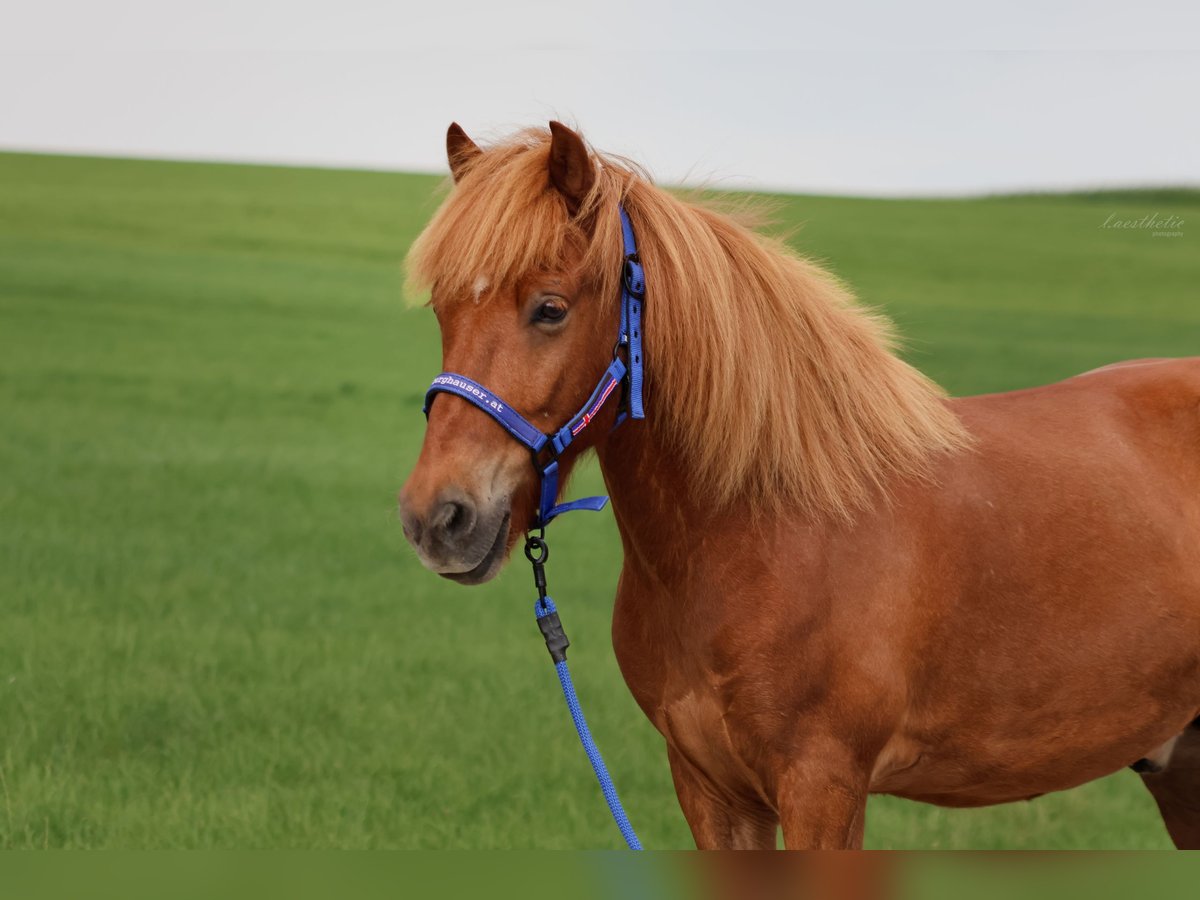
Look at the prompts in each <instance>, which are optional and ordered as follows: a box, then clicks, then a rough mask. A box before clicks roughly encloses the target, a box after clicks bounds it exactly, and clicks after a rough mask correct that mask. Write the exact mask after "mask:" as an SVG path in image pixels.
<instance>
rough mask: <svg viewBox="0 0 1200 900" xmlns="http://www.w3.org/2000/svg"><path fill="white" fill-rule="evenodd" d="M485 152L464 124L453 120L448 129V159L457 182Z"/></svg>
mask: <svg viewBox="0 0 1200 900" xmlns="http://www.w3.org/2000/svg"><path fill="white" fill-rule="evenodd" d="M481 153H483V151H482V150H480V149H479V145H478V144H476V143H475V142H474V141H473V140H471V139H470V138H469V137H468V136H467V133H466V132H465V131H463V129H462V126H461V125H459V124H458V123H457V122H451V123H450V127H449V128H448V129H447V130H446V159H448V160H449V161H450V174H451V175H453V176H454V181H455V183H456V184H457V183H458V182H459V181H461V180H462V177H463V175H464V174H466V171H467V167H468V166H469V165H470V163H471V161H472V160H473V159H475V157H477V156H479V154H481Z"/></svg>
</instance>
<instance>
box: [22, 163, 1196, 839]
mask: <svg viewBox="0 0 1200 900" xmlns="http://www.w3.org/2000/svg"><path fill="white" fill-rule="evenodd" d="M436 186H437V179H434V178H430V177H425V176H409V175H398V174H380V173H365V172H344V171H325V170H303V169H286V168H265V167H249V166H224V165H200V164H180V163H163V162H147V161H125V160H98V159H82V158H67V157H50V156H33V155H17V154H8V155H4V154H0V409H2V410H3V420H2V421H3V427H2V428H0V473H2V476H3V477H2V478H0V603H2V607H0V608H2V610H3V627H0V723H3V728H2V732H0V734H2V736H0V787H2V789H3V790H2V791H0V800H2V806H0V846H3V847H31V846H32V847H41V846H51V847H210V846H220V847H520V846H534V845H536V846H544V847H615V846H618V844H619V838H618V835H617V833H616V830H615V829H614V828H613V826H612V824H611V823H610V821H609V820H608V817H607V813H606V811H605V809H604V807H603V803H602V801H601V798H600V796H599V793H598V791H597V789H596V786H595V784H594V782H593V781H592V775H591V772H590V770H589V769H588V767H587V764H586V761H585V759H584V757H583V755H582V753H581V751H580V749H579V747H578V744H577V742H576V739H575V736H574V734H573V733H572V730H571V727H570V723H569V720H568V718H567V714H566V712H565V710H564V709H563V708H562V701H561V698H560V696H558V691H557V685H556V683H555V680H554V676H553V672H552V671H551V669H550V667H549V665H548V663H547V660H546V655H545V650H544V648H543V647H542V645H541V641H540V638H539V635H538V634H537V631H536V628H535V626H534V623H533V621H532V616H531V596H530V588H529V583H528V573H527V572H526V570H525V569H524V567H513V568H512V569H511V570H510V571H507V572H506V573H505V574H504V575H503V576H502V577H501V578H500V579H499V580H498V581H497V582H495V583H493V584H491V585H488V586H486V587H484V588H479V589H467V588H460V587H457V586H455V585H453V584H449V583H447V582H444V581H442V580H439V579H437V578H435V577H434V576H432V575H430V574H428V573H426V572H424V571H423V570H422V569H420V567H419V566H418V565H417V563H416V561H415V558H414V557H413V555H412V554H411V553H410V552H409V551H408V549H407V548H406V546H405V545H404V542H403V537H402V535H401V532H400V528H399V525H398V523H397V521H396V519H395V515H394V495H395V491H396V490H397V488H398V487H399V486H400V484H401V482H402V480H403V477H404V475H405V473H406V472H407V470H408V467H409V466H410V464H411V463H412V461H413V460H414V459H415V457H416V454H417V450H418V448H419V446H420V441H421V435H422V430H423V421H422V418H421V415H420V398H421V396H422V393H423V391H424V389H425V387H426V385H427V384H428V382H429V378H430V377H431V376H432V375H433V374H434V373H435V372H436V371H437V370H438V363H439V356H440V352H439V345H438V340H437V333H436V328H435V323H434V321H433V318H432V315H431V314H430V313H429V312H428V311H427V310H423V309H417V310H406V309H405V308H404V306H403V304H402V302H401V297H400V282H401V271H400V263H401V259H402V257H403V254H404V251H405V248H406V247H407V245H408V243H409V242H410V240H411V239H412V238H413V237H414V235H415V234H416V233H417V232H418V230H419V229H420V227H421V225H422V223H423V222H424V221H425V219H426V218H427V217H428V216H429V214H430V213H431V211H432V210H433V209H434V207H435V204H436V197H435V194H434V192H435V188H436ZM782 200H783V206H782V211H781V214H782V217H783V220H784V221H783V224H785V225H788V226H801V227H799V229H798V231H797V232H796V235H795V237H794V239H793V240H794V242H795V243H796V244H797V246H799V247H801V248H802V249H804V250H805V251H806V252H808V253H809V254H810V255H813V256H815V257H818V258H820V259H822V260H825V261H826V262H827V263H828V264H829V265H830V266H831V267H832V268H833V269H834V270H835V271H836V272H837V273H838V274H839V275H841V276H842V277H843V278H845V279H846V280H847V281H849V282H850V283H851V284H852V285H853V286H854V287H855V288H856V289H857V290H858V292H859V293H860V295H861V296H862V297H863V298H864V299H865V300H866V301H867V302H869V303H871V304H875V305H878V306H881V307H883V308H885V309H886V310H888V312H890V313H891V314H892V315H893V316H894V317H895V318H896V319H897V320H898V322H899V324H900V327H901V330H902V331H903V333H904V334H905V335H906V336H907V338H908V346H909V351H908V352H909V353H910V356H911V358H912V359H913V360H914V361H915V362H916V364H917V365H919V366H920V367H921V368H923V369H924V370H925V371H927V372H929V373H930V374H931V375H932V376H933V377H935V378H936V379H938V380H939V381H941V382H942V383H943V384H944V385H946V386H947V387H948V388H949V389H950V390H952V391H953V392H956V393H974V392H982V391H996V390H1005V389H1011V388H1018V387H1023V386H1028V385H1032V384H1037V383H1040V382H1045V381H1050V380H1054V379H1057V378H1060V377H1063V376H1067V375H1070V374H1072V373H1075V372H1078V371H1081V370H1084V369H1087V368H1089V367H1093V366H1097V365H1101V364H1104V363H1107V362H1111V361H1113V360H1117V359H1122V358H1128V357H1136V356H1151V355H1153V356H1162V355H1186V354H1195V353H1197V352H1200V288H1197V285H1198V284H1200V195H1198V194H1197V193H1196V192H1170V191H1157V192H1152V193H1149V194H1147V193H1144V192H1143V193H1134V194H1129V195H1125V194H1121V193H1105V194H1093V195H1085V196H1028V197H1013V198H1008V197H999V198H988V199H979V200H938V201H926V200H913V201H897V200H889V201H875V200H858V199H855V200H850V199H836V198H827V197H788V198H782ZM1154 212H1159V213H1168V212H1169V213H1173V214H1175V215H1176V216H1178V217H1181V218H1183V219H1184V220H1185V221H1184V224H1183V225H1182V226H1181V228H1182V232H1183V233H1182V235H1181V236H1177V237H1155V236H1154V234H1153V233H1152V232H1151V231H1149V230H1145V229H1142V230H1137V229H1112V228H1104V227H1101V226H1102V224H1103V223H1104V222H1105V221H1106V220H1107V219H1108V218H1109V217H1110V216H1111V215H1115V216H1116V217H1117V218H1119V219H1137V218H1141V217H1143V216H1145V215H1147V214H1149V213H1154ZM598 481H599V479H598V475H597V473H596V472H595V470H594V469H593V470H589V471H586V472H585V473H584V474H583V476H582V477H581V478H580V479H578V480H577V483H576V485H575V490H576V492H582V491H584V490H588V489H589V488H595V487H598ZM555 531H556V532H557V534H556V536H555V559H556V563H555V566H554V571H553V579H554V585H555V595H556V596H557V597H559V598H560V599H561V602H562V606H563V610H564V613H563V615H564V621H565V622H566V623H567V626H568V628H569V630H570V634H571V637H572V640H573V642H574V643H573V655H572V660H573V662H574V666H573V668H574V674H575V676H576V679H577V683H578V687H579V691H580V694H581V696H582V698H583V702H584V704H585V706H586V708H587V710H588V713H589V716H590V717H591V723H592V726H593V730H594V731H595V732H596V734H597V738H598V740H599V743H600V745H601V747H602V748H603V749H604V751H605V753H606V755H607V758H608V761H609V765H610V767H611V768H612V769H613V771H614V775H615V777H616V779H617V783H618V785H619V786H620V788H621V791H622V793H623V797H624V799H625V802H626V805H627V807H628V808H629V810H630V814H631V817H632V818H633V820H634V823H635V825H636V826H637V827H638V829H639V831H640V832H641V834H642V837H643V840H644V841H645V843H646V844H647V845H648V846H650V847H654V848H672V847H687V846H690V837H689V834H688V831H687V828H686V826H685V824H684V822H683V818H682V816H681V814H680V813H679V810H678V807H677V805H676V801H675V798H674V794H673V791H672V789H671V785H670V778H669V774H668V771H667V765H666V759H665V754H664V752H663V747H662V743H661V740H660V739H659V738H658V736H657V733H656V732H655V731H654V730H653V729H652V728H651V726H650V725H649V723H648V722H646V720H645V719H644V718H643V716H642V715H641V713H640V711H639V710H638V709H637V708H636V706H635V705H634V703H633V700H632V699H631V698H630V696H629V695H628V692H627V691H626V689H625V687H624V685H623V683H622V681H621V678H620V675H619V673H618V672H617V668H616V664H615V661H614V660H613V655H612V649H611V646H610V644H609V637H608V619H609V614H610V603H611V597H612V592H613V588H614V585H615V581H616V577H617V570H618V557H619V548H618V542H617V539H616V532H615V527H614V525H613V523H612V521H611V517H609V516H607V514H606V515H604V516H596V517H580V518H578V519H574V520H572V519H570V518H568V519H566V520H564V521H563V522H562V523H560V524H559V525H556V526H555ZM548 813H549V814H551V816H552V818H553V821H554V823H555V827H554V828H552V829H549V828H543V827H537V826H539V825H541V824H544V823H545V822H546V820H547V819H548V818H549V817H548V815H547V814H548ZM868 844H869V845H870V846H874V847H943V848H947V847H974V848H986V847H1038V848H1062V847H1130V848H1147V847H1165V846H1168V842H1167V839H1166V836H1165V833H1164V831H1163V829H1162V826H1161V825H1160V824H1159V822H1158V819H1157V815H1156V813H1155V811H1154V808H1153V805H1152V803H1151V802H1150V800H1149V798H1148V796H1146V795H1144V793H1143V791H1142V788H1141V786H1140V784H1139V783H1138V782H1137V779H1136V776H1134V775H1132V774H1130V773H1120V774H1117V775H1116V776H1114V777H1112V778H1110V779H1107V780H1105V781H1103V782H1099V783H1096V784H1092V785H1089V786H1087V787H1085V788H1083V789H1080V790H1077V791H1074V792H1070V793H1067V794H1063V795H1058V796H1052V797H1047V798H1043V799H1041V800H1038V801H1036V802H1034V803H1029V804H1019V805H1013V806H1007V807H1000V808H994V809H987V810H975V811H947V810H940V809H935V808H932V807H926V806H920V805H917V804H912V803H907V802H904V801H899V800H892V799H888V798H877V799H874V800H872V803H871V808H870V814H869V820H868Z"/></svg>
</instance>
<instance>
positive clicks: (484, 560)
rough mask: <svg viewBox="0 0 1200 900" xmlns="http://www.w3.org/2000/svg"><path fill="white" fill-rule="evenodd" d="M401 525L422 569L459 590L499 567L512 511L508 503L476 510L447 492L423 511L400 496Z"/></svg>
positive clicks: (465, 497)
mask: <svg viewBox="0 0 1200 900" xmlns="http://www.w3.org/2000/svg"><path fill="white" fill-rule="evenodd" d="M400 521H401V524H402V525H403V527H404V536H405V537H406V538H407V539H408V542H409V543H410V544H411V545H412V547H413V549H414V550H416V551H417V557H418V558H419V559H420V560H421V564H422V565H423V566H425V568H427V569H429V570H430V571H432V572H436V573H437V574H438V575H441V576H442V577H443V578H448V579H450V580H451V581H457V582H458V583H459V584H482V583H483V582H485V581H488V580H489V579H491V578H492V577H494V576H495V575H496V573H497V572H499V571H500V567H501V566H502V565H503V563H504V557H505V555H506V552H507V550H508V543H509V541H508V538H509V526H510V524H511V522H512V510H511V505H510V502H509V500H508V498H504V499H502V500H498V501H492V502H489V503H487V504H480V503H479V502H478V501H476V500H475V499H474V498H472V497H471V496H470V495H469V494H467V493H466V492H465V491H462V490H459V489H456V488H447V489H446V490H443V491H442V492H441V493H440V494H438V495H437V496H436V497H435V498H434V499H433V501H432V502H431V503H429V504H428V505H427V506H426V507H425V508H424V509H421V508H419V507H418V506H417V504H415V503H413V502H412V501H411V499H409V498H407V497H406V496H405V495H403V494H402V495H401V497H400Z"/></svg>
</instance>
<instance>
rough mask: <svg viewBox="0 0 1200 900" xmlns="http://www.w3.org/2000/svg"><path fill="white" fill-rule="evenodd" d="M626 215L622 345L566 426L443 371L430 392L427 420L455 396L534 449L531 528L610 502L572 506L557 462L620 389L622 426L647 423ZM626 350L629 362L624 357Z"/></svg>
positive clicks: (635, 268)
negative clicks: (537, 485) (536, 486)
mask: <svg viewBox="0 0 1200 900" xmlns="http://www.w3.org/2000/svg"><path fill="white" fill-rule="evenodd" d="M618 209H619V211H620V214H621V237H622V240H623V241H624V245H625V267H624V271H623V273H622V278H621V327H620V331H619V332H618V334H617V343H616V346H615V347H614V348H613V357H612V362H611V363H610V364H609V367H608V368H607V369H606V370H605V372H604V374H603V375H601V376H600V381H599V383H598V384H597V385H596V389H595V390H594V391H592V395H591V396H590V397H588V400H587V402H586V403H584V404H583V406H582V407H581V408H580V410H579V412H577V413H575V415H574V416H572V417H571V418H570V420H569V421H568V422H567V424H566V425H564V426H563V427H562V428H560V429H558V431H555V432H553V433H552V434H546V433H544V432H542V431H539V430H538V429H537V428H536V427H534V426H533V425H532V424H530V422H529V420H528V419H526V418H525V417H524V416H522V415H521V414H520V413H519V412H517V411H516V410H515V409H513V408H512V407H511V406H509V405H508V404H507V403H505V402H504V401H503V400H501V399H500V398H499V397H497V396H496V395H495V394H493V393H492V392H491V391H489V390H488V389H487V388H485V387H484V386H483V385H481V384H479V382H477V381H474V380H472V379H470V378H468V377H467V376H466V375H458V374H456V373H454V372H443V373H442V374H441V375H438V376H437V378H435V379H433V384H431V385H430V386H429V390H428V391H427V392H426V393H425V416H426V417H427V418H428V416H429V408H430V407H431V406H432V405H433V400H434V398H435V397H436V396H437V395H438V394H439V393H441V394H455V395H457V396H459V397H462V398H463V399H464V400H466V401H467V402H469V403H472V404H474V405H475V406H477V407H479V409H481V410H483V411H484V412H485V413H487V414H488V415H489V416H491V417H492V418H493V419H495V420H496V421H497V422H499V423H500V424H501V425H502V426H503V427H504V430H505V431H507V432H508V433H509V434H510V435H512V436H513V437H514V438H516V439H517V440H518V441H520V442H521V443H522V444H524V445H525V446H526V447H528V448H529V451H530V453H532V454H533V467H534V468H535V469H536V470H537V473H538V478H539V480H540V482H541V491H540V499H539V501H538V511H537V513H536V515H535V517H534V521H533V525H532V527H533V528H534V529H543V528H545V527H546V526H547V525H549V524H550V522H551V521H552V520H553V519H554V518H555V517H556V516H560V515H562V514H563V513H565V512H571V511H572V510H576V509H590V510H600V509H603V508H604V504H606V503H607V502H608V498H607V497H584V498H582V499H580V500H572V501H570V502H569V503H556V501H557V500H558V458H559V457H560V456H561V455H562V453H563V451H564V450H566V449H567V447H569V446H570V445H571V442H572V441H574V440H575V438H577V437H579V435H580V433H581V432H582V431H583V430H584V429H585V428H586V427H587V426H588V425H589V424H590V423H591V421H592V420H593V419H594V418H595V417H596V414H597V413H598V412H600V408H601V407H602V406H604V403H605V401H606V400H608V398H609V396H610V395H611V394H612V392H613V391H614V390H615V389H616V388H617V386H618V385H621V384H624V386H625V412H622V413H621V414H620V415H619V416H618V418H617V424H618V425H619V424H620V423H621V422H623V421H625V419H626V418H627V417H628V418H632V419H643V418H645V415H646V414H645V411H644V410H643V409H642V367H643V361H642V301H643V299H644V298H645V296H646V276H645V273H644V272H643V271H642V263H641V260H640V259H639V258H638V253H637V243H636V241H635V240H634V237H633V225H632V224H631V223H630V221H629V215H628V214H627V213H626V212H625V208H624V207H618ZM622 350H623V351H624V357H625V358H624V359H622V358H621V357H622ZM543 450H549V458H548V459H547V460H546V462H545V463H543V462H542V459H543V453H542V451H543Z"/></svg>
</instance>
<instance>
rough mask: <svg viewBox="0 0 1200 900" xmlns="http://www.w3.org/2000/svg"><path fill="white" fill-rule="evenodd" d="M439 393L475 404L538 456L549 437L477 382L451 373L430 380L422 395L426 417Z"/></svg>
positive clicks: (444, 373)
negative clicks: (455, 396) (431, 382)
mask: <svg viewBox="0 0 1200 900" xmlns="http://www.w3.org/2000/svg"><path fill="white" fill-rule="evenodd" d="M438 394H455V395H457V396H459V397H462V398H463V399H464V400H466V401H468V402H470V403H472V404H474V405H475V406H477V407H479V408H480V409H482V410H483V411H484V412H485V413H487V414H488V415H489V416H491V417H492V418H493V419H495V420H496V421H497V422H499V423H500V424H501V425H503V426H504V430H505V431H507V432H508V433H509V434H511V435H512V436H513V437H515V438H516V439H517V440H518V441H520V442H521V443H522V444H524V445H525V446H526V447H528V448H529V449H530V450H532V451H533V452H534V453H537V452H538V451H539V450H541V449H542V448H543V447H544V446H546V441H548V440H550V438H549V437H547V436H546V435H544V434H542V433H541V432H540V431H538V430H537V429H536V428H534V427H533V426H532V425H530V424H529V423H528V422H527V421H526V420H525V417H524V416H522V415H521V414H520V413H519V412H517V411H516V410H515V409H513V408H512V407H511V406H509V405H508V404H507V403H505V402H504V401H503V400H501V399H500V398H499V397H497V396H496V395H495V394H493V393H492V392H491V391H489V390H488V389H487V388H485V387H484V386H483V385H482V384H480V383H479V382H477V381H472V380H471V379H470V378H468V377H467V376H466V375H458V374H456V373H454V372H443V373H442V374H441V375H439V376H438V377H437V378H435V379H433V384H431V385H430V386H429V390H428V391H426V392H425V409H424V411H425V416H426V417H428V416H429V407H431V406H432V405H433V400H434V397H436V396H437V395H438Z"/></svg>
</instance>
